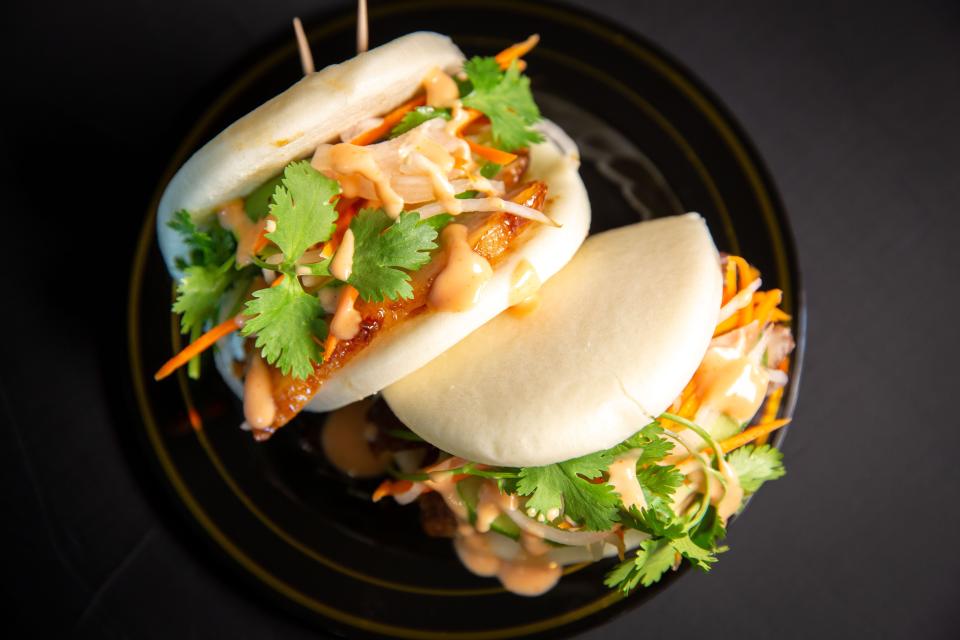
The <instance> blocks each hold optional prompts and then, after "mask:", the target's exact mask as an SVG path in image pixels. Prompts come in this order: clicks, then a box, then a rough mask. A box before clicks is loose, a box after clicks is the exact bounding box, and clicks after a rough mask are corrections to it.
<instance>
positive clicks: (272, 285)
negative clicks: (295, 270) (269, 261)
mask: <svg viewBox="0 0 960 640" xmlns="http://www.w3.org/2000/svg"><path fill="white" fill-rule="evenodd" d="M283 277H284V274H282V273H281V274H280V275H278V276H277V277H276V279H274V281H273V282H271V283H270V286H271V287H275V286H277V285H278V284H280V283H281V282H283Z"/></svg>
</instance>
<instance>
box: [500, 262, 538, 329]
mask: <svg viewBox="0 0 960 640" xmlns="http://www.w3.org/2000/svg"><path fill="white" fill-rule="evenodd" d="M542 284H543V283H541V282H540V276H539V275H537V270H536V269H535V268H534V267H533V265H532V264H530V262H529V261H528V260H526V259H523V260H521V261H520V262H519V263H518V264H517V266H516V267H515V268H514V270H513V273H512V274H510V297H509V299H508V300H507V302H508V303H509V304H510V313H512V314H514V315H516V316H520V317H522V316H527V315H530V314H531V313H533V312H534V311H536V310H537V309H538V308H539V307H540V294H539V292H540V287H541V286H542Z"/></svg>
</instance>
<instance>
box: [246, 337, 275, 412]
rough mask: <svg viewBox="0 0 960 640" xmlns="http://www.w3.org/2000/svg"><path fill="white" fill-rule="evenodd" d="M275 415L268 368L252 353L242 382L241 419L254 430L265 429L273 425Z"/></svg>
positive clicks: (258, 355) (256, 354)
mask: <svg viewBox="0 0 960 640" xmlns="http://www.w3.org/2000/svg"><path fill="white" fill-rule="evenodd" d="M276 414H277V407H276V405H275V404H274V402H273V388H272V385H271V383H270V368H269V367H268V366H267V363H265V362H264V361H263V358H261V357H260V354H258V353H252V354H251V355H250V368H249V369H248V370H247V376H246V378H245V379H244V381H243V417H244V419H245V420H246V421H247V424H249V425H250V426H251V427H253V428H254V429H266V428H267V427H269V426H270V425H271V424H273V418H274V417H275V416H276Z"/></svg>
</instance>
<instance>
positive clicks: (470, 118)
mask: <svg viewBox="0 0 960 640" xmlns="http://www.w3.org/2000/svg"><path fill="white" fill-rule="evenodd" d="M465 111H466V113H467V117H466V118H464V119H463V120H462V121H461V122H460V124H458V125H457V130H456V131H455V132H454V133H456V135H458V136H459V135H461V134H462V133H463V131H464V130H465V129H466V128H467V127H468V126H470V125H471V124H473V123H474V122H476V121H477V120H479V119H480V118H482V117H484V115H483V113H482V112H480V111H477V110H476V109H465Z"/></svg>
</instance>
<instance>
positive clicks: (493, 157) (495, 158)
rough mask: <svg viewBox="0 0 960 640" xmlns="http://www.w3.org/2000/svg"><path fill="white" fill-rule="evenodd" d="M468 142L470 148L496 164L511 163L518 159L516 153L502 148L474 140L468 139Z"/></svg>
mask: <svg viewBox="0 0 960 640" xmlns="http://www.w3.org/2000/svg"><path fill="white" fill-rule="evenodd" d="M467 144H468V145H470V150H471V151H473V152H474V153H475V154H477V155H478V156H480V157H481V158H484V159H486V160H489V161H490V162H494V163H496V164H510V163H511V162H513V161H514V160H516V159H517V156H516V155H515V154H512V153H508V152H506V151H501V150H500V149H494V148H493V147H485V146H483V145H482V144H477V143H476V142H472V141H470V140H467Z"/></svg>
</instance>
